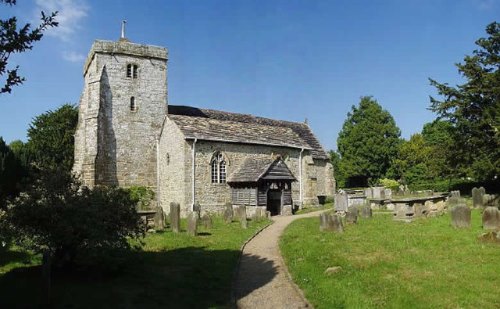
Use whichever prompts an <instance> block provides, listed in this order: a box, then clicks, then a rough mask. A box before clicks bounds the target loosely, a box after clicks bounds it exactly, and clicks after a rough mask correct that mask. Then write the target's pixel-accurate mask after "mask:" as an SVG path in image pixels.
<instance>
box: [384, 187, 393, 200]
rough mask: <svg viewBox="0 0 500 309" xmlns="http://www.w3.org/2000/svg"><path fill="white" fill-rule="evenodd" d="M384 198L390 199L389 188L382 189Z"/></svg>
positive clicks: (390, 192) (390, 191)
mask: <svg viewBox="0 0 500 309" xmlns="http://www.w3.org/2000/svg"><path fill="white" fill-rule="evenodd" d="M384 198H385V199H388V200H390V199H392V190H391V189H384Z"/></svg>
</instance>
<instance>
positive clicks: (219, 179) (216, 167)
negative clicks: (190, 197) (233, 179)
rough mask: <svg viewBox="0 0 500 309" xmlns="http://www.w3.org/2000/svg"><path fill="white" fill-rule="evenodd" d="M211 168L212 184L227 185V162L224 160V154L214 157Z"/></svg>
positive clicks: (216, 154)
mask: <svg viewBox="0 0 500 309" xmlns="http://www.w3.org/2000/svg"><path fill="white" fill-rule="evenodd" d="M210 166H211V171H212V175H211V179H212V183H225V182H226V173H227V170H226V161H225V160H224V156H223V155H222V153H220V152H216V153H215V154H214V155H213V157H212V161H211V162H210Z"/></svg>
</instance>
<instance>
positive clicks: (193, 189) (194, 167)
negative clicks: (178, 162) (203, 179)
mask: <svg viewBox="0 0 500 309" xmlns="http://www.w3.org/2000/svg"><path fill="white" fill-rule="evenodd" d="M197 141H198V139H197V138H195V139H194V140H193V151H192V154H191V162H192V164H193V166H192V168H191V182H192V186H191V187H192V188H191V190H192V192H191V194H192V197H193V203H192V204H191V211H194V203H195V202H196V198H195V189H196V187H195V175H196V174H195V170H196V164H195V163H196V162H195V160H196V142H197Z"/></svg>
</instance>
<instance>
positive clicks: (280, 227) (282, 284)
mask: <svg viewBox="0 0 500 309" xmlns="http://www.w3.org/2000/svg"><path fill="white" fill-rule="evenodd" d="M320 213H322V211H315V212H311V213H307V214H303V215H294V216H283V217H282V216H276V217H273V221H274V223H273V224H271V225H270V226H268V227H267V228H266V229H264V230H263V231H262V232H260V233H259V234H258V235H257V236H255V237H254V238H253V239H252V240H251V241H250V242H248V243H247V245H246V246H245V248H244V249H243V254H242V257H241V262H240V267H239V270H238V273H237V277H236V281H235V284H234V290H233V293H234V297H235V298H236V305H237V307H238V308H243V309H245V308H259V309H260V308H307V307H311V306H310V305H309V304H308V303H307V300H306V299H305V298H304V296H303V295H302V291H300V290H299V288H298V287H297V286H296V285H295V284H294V283H293V282H292V281H291V279H290V277H289V275H288V273H287V271H286V268H285V266H284V264H283V259H282V257H281V254H280V251H279V244H278V242H279V238H280V236H281V234H282V233H283V231H284V230H285V228H286V227H287V225H288V224H290V223H291V222H292V221H294V220H296V219H300V218H306V217H314V216H319V214H320ZM318 224H319V222H318ZM318 226H319V225H318ZM318 228H319V227H318Z"/></svg>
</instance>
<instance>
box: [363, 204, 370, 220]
mask: <svg viewBox="0 0 500 309" xmlns="http://www.w3.org/2000/svg"><path fill="white" fill-rule="evenodd" d="M372 215H373V212H372V208H371V207H370V205H368V204H364V205H363V206H361V217H363V218H371V217H372Z"/></svg>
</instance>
